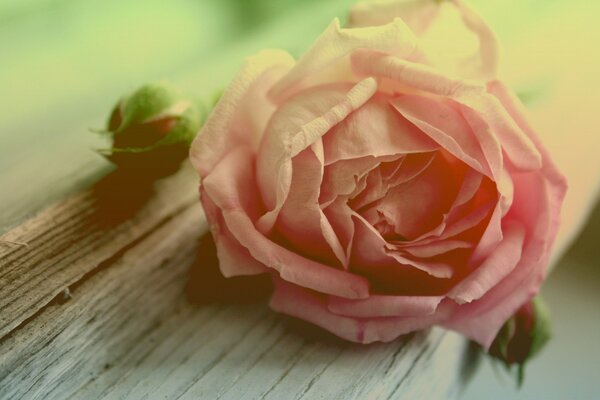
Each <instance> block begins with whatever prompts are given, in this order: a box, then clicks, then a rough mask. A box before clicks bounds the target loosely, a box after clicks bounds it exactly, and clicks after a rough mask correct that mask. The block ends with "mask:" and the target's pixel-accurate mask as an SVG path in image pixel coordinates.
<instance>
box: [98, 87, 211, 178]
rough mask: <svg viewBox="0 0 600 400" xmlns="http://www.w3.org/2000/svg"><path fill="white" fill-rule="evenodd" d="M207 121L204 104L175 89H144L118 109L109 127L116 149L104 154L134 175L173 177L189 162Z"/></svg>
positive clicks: (113, 147)
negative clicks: (197, 138) (188, 157)
mask: <svg viewBox="0 0 600 400" xmlns="http://www.w3.org/2000/svg"><path fill="white" fill-rule="evenodd" d="M203 117H204V109H203V107H202V106H201V105H200V104H198V103H197V102H196V101H195V100H194V99H192V98H191V97H190V96H186V95H185V94H183V93H181V92H180V91H178V90H176V89H174V88H172V87H171V86H169V85H167V84H165V83H155V84H148V85H145V86H142V87H141V88H139V89H137V90H136V91H134V92H133V93H131V94H130V95H128V96H126V97H124V98H123V99H122V100H121V101H119V102H118V103H117V105H116V106H115V107H114V109H113V111H112V113H111V116H110V119H109V121H108V127H107V134H108V135H110V137H111V139H112V146H111V148H110V149H108V150H103V151H101V153H102V154H103V155H104V156H105V157H106V158H108V159H109V160H110V161H111V162H113V163H115V164H116V165H117V166H119V168H123V169H126V170H128V171H130V172H131V171H135V172H140V173H143V174H145V175H148V176H152V177H157V176H165V175H169V174H171V173H173V172H175V171H176V170H177V169H178V168H179V166H180V164H181V162H182V161H183V160H184V159H186V158H187V154H188V149H189V146H190V144H191V142H192V140H193V138H194V136H195V135H196V133H197V132H198V130H199V129H200V127H201V125H202V122H203Z"/></svg>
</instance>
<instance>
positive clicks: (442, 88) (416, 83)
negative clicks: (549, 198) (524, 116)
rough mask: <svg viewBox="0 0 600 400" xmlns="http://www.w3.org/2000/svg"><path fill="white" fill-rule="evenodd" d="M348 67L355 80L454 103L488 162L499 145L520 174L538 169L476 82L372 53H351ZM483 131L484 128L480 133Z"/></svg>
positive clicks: (528, 147)
mask: <svg viewBox="0 0 600 400" xmlns="http://www.w3.org/2000/svg"><path fill="white" fill-rule="evenodd" d="M352 66H353V68H354V70H355V72H356V73H357V74H358V75H359V76H376V77H382V78H388V79H392V80H393V81H395V82H397V83H399V84H401V85H403V86H406V87H408V88H412V89H416V90H419V91H422V92H425V93H429V94H435V95H438V96H443V97H448V98H450V99H452V100H454V101H455V102H457V103H459V104H460V105H461V106H462V113H463V115H464V116H465V118H466V119H467V121H468V122H469V123H470V124H471V125H472V126H473V131H474V132H475V134H477V135H480V137H479V140H480V143H481V145H482V149H483V151H484V153H485V154H486V157H488V159H490V160H492V157H494V158H493V160H496V159H498V158H499V157H501V155H500V154H499V148H500V144H501V145H502V150H504V152H505V154H506V156H507V157H508V159H510V161H511V162H512V164H513V165H514V166H515V167H517V168H519V169H521V170H524V171H528V170H535V169H539V168H540V166H541V155H540V153H539V152H538V150H537V148H536V146H535V145H534V144H533V142H532V141H531V139H530V138H529V137H528V136H527V135H526V134H525V133H524V132H523V131H522V130H521V129H520V127H519V126H518V125H517V124H516V123H515V121H513V119H512V118H511V117H510V115H509V114H508V113H507V111H506V110H505V109H504V108H503V107H502V105H501V104H500V102H499V101H498V100H497V99H496V98H495V97H494V96H492V95H490V94H489V93H488V92H487V88H486V87H485V85H484V84H483V83H481V82H480V81H473V80H466V79H459V78H453V77H451V76H449V75H447V74H444V73H443V72H442V71H440V70H438V69H435V68H433V67H430V66H428V65H423V64H418V63H415V62H411V61H407V60H404V59H402V58H400V57H395V56H392V55H389V54H385V53H382V52H378V51H375V50H372V49H361V50H358V51H356V52H354V53H353V54H352ZM484 127H487V128H486V129H482V128H484ZM484 134H485V136H481V135H484ZM494 148H497V149H494ZM493 153H498V154H493ZM490 162H492V161H490ZM493 162H494V163H495V164H498V162H497V161H493Z"/></svg>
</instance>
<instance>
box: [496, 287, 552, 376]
mask: <svg viewBox="0 0 600 400" xmlns="http://www.w3.org/2000/svg"><path fill="white" fill-rule="evenodd" d="M550 336H551V335H550V317H549V313H548V309H547V307H546V306H545V305H544V303H543V302H542V299H541V297H535V298H533V299H532V300H530V301H528V302H527V303H525V304H524V305H523V306H522V307H521V308H520V309H519V310H517V312H516V313H515V314H514V315H513V316H512V317H511V318H510V319H509V320H508V321H506V323H505V324H504V326H503V327H502V329H501V330H500V332H498V335H497V336H496V339H494V342H493V343H492V346H491V347H490V351H489V354H490V355H491V356H492V357H494V358H496V359H498V360H500V361H501V362H502V363H503V364H504V365H505V366H506V367H507V368H508V369H511V367H513V366H516V367H517V382H518V385H519V386H521V385H522V383H523V379H524V373H525V364H526V363H527V362H528V361H529V360H530V359H532V358H533V357H535V356H536V355H537V354H539V352H540V351H541V350H542V348H543V347H544V345H545V344H546V343H547V342H548V341H549V340H550Z"/></svg>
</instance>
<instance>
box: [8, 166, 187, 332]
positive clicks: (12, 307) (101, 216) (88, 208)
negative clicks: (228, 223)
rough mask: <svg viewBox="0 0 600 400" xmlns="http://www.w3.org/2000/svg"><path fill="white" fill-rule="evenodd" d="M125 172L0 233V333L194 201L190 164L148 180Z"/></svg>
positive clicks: (23, 319) (103, 264)
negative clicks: (141, 179) (168, 174)
mask: <svg viewBox="0 0 600 400" xmlns="http://www.w3.org/2000/svg"><path fill="white" fill-rule="evenodd" d="M130 178H131V177H127V176H122V175H117V174H113V175H109V176H108V177H107V178H105V179H103V180H102V181H100V182H99V183H97V184H96V185H94V186H93V187H92V188H90V189H89V190H86V191H84V192H82V193H79V194H76V195H74V196H72V197H71V198H68V199H66V200H65V201H62V202H60V203H58V204H56V205H55V206H53V207H50V208H49V209H47V210H46V211H44V212H42V213H41V214H39V215H38V216H36V217H35V218H33V219H31V220H29V221H27V222H26V223H25V224H23V225H21V226H19V227H18V228H16V229H13V230H11V231H9V232H8V233H6V234H5V235H3V236H2V237H0V287H1V288H2V296H0V338H1V337H3V336H4V335H6V334H8V333H9V332H10V331H11V330H13V329H14V328H16V327H17V326H19V324H21V323H23V322H24V321H27V319H28V318H31V317H32V316H33V315H35V314H36V313H37V312H39V310H40V309H42V308H43V307H44V306H46V305H47V304H48V303H49V302H50V301H52V299H54V298H56V297H57V296H60V295H61V293H62V292H64V291H65V290H67V289H69V287H70V286H71V285H73V284H75V283H76V282H77V281H79V280H80V279H82V278H83V277H84V276H85V275H86V274H89V273H91V272H93V271H94V270H96V269H99V268H102V267H104V266H105V264H106V263H107V261H108V262H109V261H110V260H112V259H113V258H114V257H116V256H118V255H119V254H120V253H121V252H122V251H124V249H127V248H129V247H131V246H132V245H133V244H135V243H136V242H138V241H139V240H140V239H141V238H143V237H144V236H145V235H147V234H148V233H149V232H151V231H152V230H153V229H155V228H156V227H157V226H160V225H161V224H164V223H165V222H166V221H168V220H169V219H171V218H173V217H174V216H175V215H177V214H178V213H179V212H180V211H181V210H182V209H184V208H185V207H188V206H189V205H191V204H195V203H197V202H198V200H197V197H198V196H197V180H196V178H195V176H194V173H193V172H192V171H191V168H184V169H182V170H181V171H180V172H179V173H178V174H176V175H175V176H173V177H170V178H168V179H164V180H162V181H159V182H156V183H155V184H152V183H145V182H144V181H139V180H135V179H130ZM136 182H137V183H136Z"/></svg>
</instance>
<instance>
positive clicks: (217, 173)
mask: <svg viewBox="0 0 600 400" xmlns="http://www.w3.org/2000/svg"><path fill="white" fill-rule="evenodd" d="M253 160H254V155H253V152H252V150H251V149H250V148H248V147H238V148H236V149H235V150H234V151H232V152H230V153H229V154H228V155H227V156H226V157H225V158H224V159H223V160H222V161H221V162H220V163H219V164H217V166H216V167H215V168H214V169H213V171H212V172H211V173H210V174H209V175H208V176H207V177H206V178H205V179H204V181H203V185H204V186H203V187H204V190H205V193H206V194H207V195H208V196H209V197H210V200H211V201H212V202H213V203H214V204H215V205H216V206H217V207H219V208H220V209H221V211H222V213H223V219H224V221H225V223H226V225H227V227H228V228H229V231H230V232H231V233H232V234H233V237H234V238H235V239H236V240H237V241H238V242H239V243H240V244H241V245H242V246H244V247H245V248H247V249H248V251H249V252H250V254H251V255H252V257H254V258H255V259H256V260H257V261H258V262H260V263H262V264H264V265H265V266H267V267H270V268H273V269H275V270H277V271H278V272H279V275H280V276H281V278H283V279H285V280H287V281H290V282H293V283H296V284H298V285H301V286H304V287H307V288H311V289H314V290H317V291H319V292H322V293H328V294H333V295H336V296H340V297H348V298H366V297H367V296H368V295H369V283H368V281H367V280H366V279H365V278H363V277H360V276H358V275H354V274H351V273H348V272H345V271H342V270H338V269H336V268H332V267H329V266H327V265H323V264H321V263H318V262H316V261H312V260H309V259H307V258H304V257H302V256H300V255H298V254H296V253H294V252H291V251H289V250H287V249H285V248H284V247H282V246H280V245H278V244H277V243H274V242H273V241H271V240H270V239H269V238H267V237H265V236H264V235H263V234H262V233H261V232H259V231H258V230H257V229H256V228H255V227H254V224H253V223H252V218H251V216H250V215H249V214H248V212H247V209H248V208H249V207H248V204H254V203H257V202H258V201H259V200H258V199H257V197H256V192H255V191H252V190H247V188H246V186H247V185H248V184H250V185H252V184H253V182H255V180H254V179H255V177H254V171H253V165H252V164H253ZM253 193H254V196H253V195H252V194H253Z"/></svg>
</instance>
